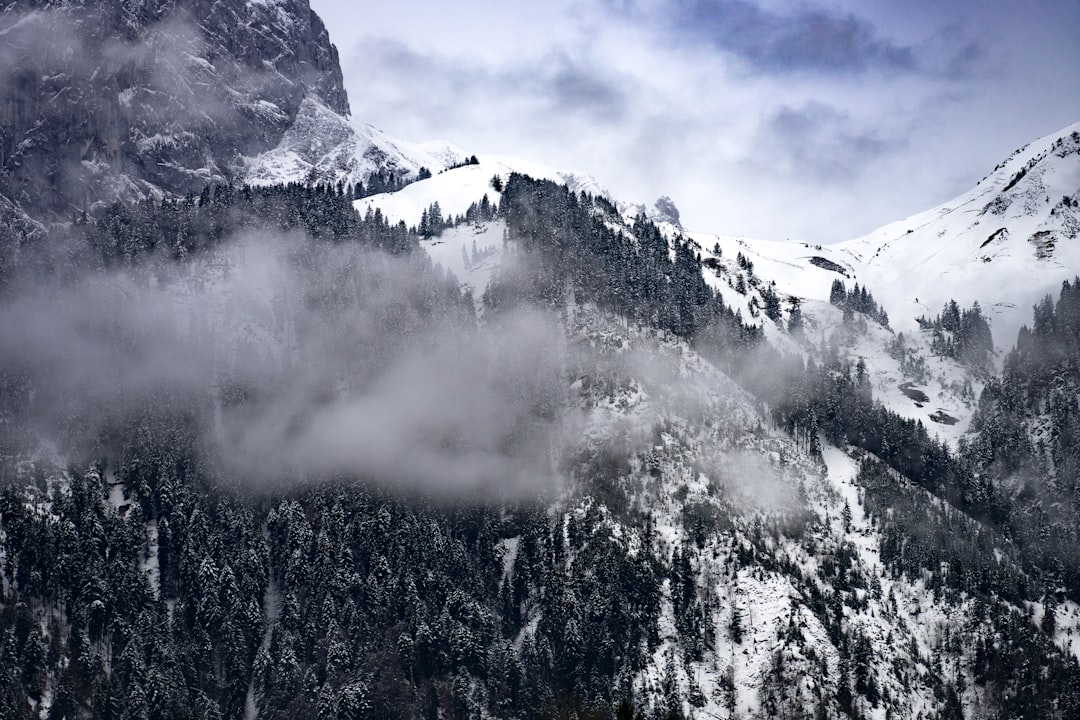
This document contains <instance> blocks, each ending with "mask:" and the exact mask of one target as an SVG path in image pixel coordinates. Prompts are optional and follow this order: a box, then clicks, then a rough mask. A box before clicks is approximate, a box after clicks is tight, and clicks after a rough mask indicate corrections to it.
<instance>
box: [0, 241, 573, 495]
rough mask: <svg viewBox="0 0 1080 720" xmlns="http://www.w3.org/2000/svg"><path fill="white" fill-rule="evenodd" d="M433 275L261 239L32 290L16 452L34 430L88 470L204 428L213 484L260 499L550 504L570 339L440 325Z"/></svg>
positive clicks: (528, 328) (333, 249)
mask: <svg viewBox="0 0 1080 720" xmlns="http://www.w3.org/2000/svg"><path fill="white" fill-rule="evenodd" d="M428 264H429V261H428V260H427V258H426V257H425V256H423V255H422V254H419V255H416V256H413V257H406V258H399V257H391V256H388V255H385V254H382V253H378V252H373V251H365V250H363V249H360V248H358V247H356V246H328V245H323V244H317V243H315V242H312V241H303V240H300V239H298V238H295V237H292V238H274V237H266V236H260V237H246V238H242V239H240V240H238V241H236V242H233V243H229V244H227V245H226V246H225V247H224V248H223V249H222V250H221V251H219V252H215V253H213V254H212V255H209V256H206V257H204V258H201V259H196V260H192V261H190V262H188V263H185V264H180V265H173V264H171V263H168V262H162V263H154V262H147V263H145V264H144V265H143V266H140V267H139V268H134V269H132V270H129V271H124V272H111V273H102V272H94V271H90V272H85V273H81V274H79V275H77V276H76V277H74V278H66V279H64V280H63V281H56V282H45V281H42V282H39V283H37V284H36V286H31V287H26V288H23V289H22V291H21V292H19V293H17V294H16V295H15V296H14V297H13V298H12V299H10V300H8V301H6V302H4V303H3V304H0V368H5V369H6V371H7V372H8V373H10V375H9V374H5V375H3V376H2V379H4V380H5V381H7V380H10V379H11V378H20V377H21V378H29V379H30V382H31V387H32V388H33V399H32V401H31V402H30V403H29V404H28V405H27V406H26V407H24V408H21V409H18V408H15V409H12V408H0V412H2V413H3V415H2V417H4V419H5V420H12V417H17V418H18V419H17V421H14V422H10V423H9V422H5V423H4V424H3V426H0V431H2V432H0V434H5V435H6V433H8V432H9V431H12V430H17V431H18V432H19V433H22V432H25V431H26V430H27V429H28V428H34V429H35V431H36V432H37V433H38V434H39V435H40V436H43V437H47V438H52V439H53V440H55V441H56V445H57V447H58V448H60V449H61V451H62V452H63V453H66V454H67V455H68V457H69V459H70V460H72V461H77V460H78V459H81V458H86V457H89V458H91V459H97V458H100V457H107V458H109V459H110V460H113V461H115V460H116V458H117V455H118V454H120V453H121V452H122V449H121V448H118V447H115V446H113V444H114V443H115V442H116V440H115V439H116V438H122V437H125V436H127V437H130V435H131V433H140V434H142V435H143V436H146V433H150V434H151V435H152V434H153V433H154V432H158V431H159V430H154V428H159V429H160V428H165V430H161V431H162V432H167V431H168V429H169V428H176V427H183V426H187V427H190V428H192V434H193V439H194V441H195V444H196V446H197V447H199V448H201V449H202V451H203V453H204V458H205V460H206V466H207V467H212V468H217V469H219V470H220V471H221V472H222V474H223V476H224V477H228V478H233V479H235V480H239V481H243V482H245V483H247V484H248V485H249V486H250V487H252V488H253V489H267V488H271V489H272V488H275V487H279V486H280V484H281V483H287V484H292V483H295V482H297V481H298V480H304V479H316V480H317V479H319V478H325V477H340V476H346V477H353V478H357V479H359V480H363V481H367V482H377V483H380V484H382V485H383V486H385V487H387V488H389V489H393V490H400V491H408V492H411V491H421V492H425V493H430V494H433V495H435V496H438V495H445V494H451V495H452V494H457V493H461V492H466V491H477V492H479V491H485V492H488V493H490V495H491V497H493V498H494V497H496V496H506V495H511V496H513V495H522V494H531V493H536V492H538V491H542V490H544V489H546V488H550V487H551V486H552V485H553V484H554V483H556V482H557V476H556V471H555V468H554V467H553V465H552V452H553V448H555V447H559V446H561V445H562V444H563V443H564V442H569V441H568V440H567V439H566V438H568V437H569V438H572V437H574V435H573V432H572V429H573V427H574V417H575V416H574V413H573V412H572V411H571V410H570V408H569V407H568V405H567V402H566V397H567V390H566V387H567V383H566V382H565V379H564V377H563V375H562V372H563V371H562V364H561V363H562V362H563V358H564V353H563V352H562V351H561V350H560V348H561V347H562V346H563V340H562V334H561V332H560V330H559V327H558V325H557V322H556V320H555V319H553V318H550V317H548V316H546V315H544V314H541V313H531V312H517V313H508V314H506V315H505V316H503V317H502V318H501V319H500V321H499V322H492V323H489V324H488V325H487V327H486V328H485V329H483V330H478V329H476V328H475V326H473V325H472V323H471V322H469V321H467V320H466V319H464V318H463V317H462V316H460V314H455V311H453V310H450V311H447V312H438V311H435V312H434V313H433V314H431V315H425V311H423V310H422V309H420V308H422V307H424V304H425V303H430V302H432V301H431V300H429V299H425V298H430V297H431V294H432V288H431V287H430V285H431V283H432V282H444V281H445V282H447V283H448V282H450V281H449V280H448V279H443V280H440V278H439V275H438V272H439V271H437V270H433V269H431V268H430V267H428ZM454 287H456V284H455V285H454ZM14 395H17V393H13V396H14ZM9 412H14V413H15V415H14V416H11V415H9V414H8V413H9ZM4 439H5V440H7V439H9V438H6V437H5V438H4Z"/></svg>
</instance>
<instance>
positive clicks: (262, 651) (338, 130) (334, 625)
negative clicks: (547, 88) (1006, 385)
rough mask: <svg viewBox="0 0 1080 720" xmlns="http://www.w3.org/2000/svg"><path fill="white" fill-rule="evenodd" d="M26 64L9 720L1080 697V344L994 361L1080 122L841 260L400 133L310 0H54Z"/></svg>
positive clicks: (1059, 190)
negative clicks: (362, 107)
mask: <svg viewBox="0 0 1080 720" xmlns="http://www.w3.org/2000/svg"><path fill="white" fill-rule="evenodd" d="M57 29H59V30H60V31H62V33H63V35H64V38H65V39H67V40H70V41H71V42H70V43H68V45H66V46H65V47H66V48H68V49H66V50H62V51H61V52H59V53H51V52H41V48H40V47H39V44H41V43H43V42H44V39H43V35H44V34H45V33H46V31H50V30H51V31H54V32H55V31H57ZM110 33H111V34H113V35H116V36H117V37H119V38H120V39H119V40H118V46H117V47H115V48H109V49H107V51H106V50H103V49H101V48H97V47H96V46H92V44H91V43H90V40H91V39H94V38H100V37H102V36H105V35H109V34H110ZM12 48H15V49H16V50H17V51H18V52H16V53H15V55H12V54H11V52H10V51H11V49H12ZM28 48H29V49H30V52H25V51H26V50H27V49H28ZM19 53H22V54H21V55H20V54H19ZM117 57H121V58H127V59H128V60H129V62H122V63H119V64H113V61H114V60H115V58H117ZM0 58H3V59H5V60H12V61H13V62H14V63H15V64H14V65H12V67H14V68H15V75H16V85H18V86H19V92H18V93H15V94H13V95H12V96H11V99H6V101H4V102H2V103H0V129H2V130H3V132H2V133H0V142H3V143H5V144H4V145H3V146H2V147H0V161H2V162H3V173H0V225H2V226H4V228H5V231H7V232H13V233H14V234H15V236H17V237H21V238H33V239H34V240H35V242H34V243H27V244H26V246H25V247H24V246H22V245H19V244H17V243H3V244H2V246H0V252H2V255H0V289H3V290H4V291H5V293H10V296H8V295H5V296H4V299H3V302H4V304H3V305H0V308H2V310H3V314H2V315H0V339H2V340H3V341H4V342H3V343H0V359H2V360H3V362H0V431H2V435H0V439H2V440H3V442H2V444H0V447H2V448H3V453H0V480H2V482H3V484H2V486H0V623H3V624H0V667H4V668H7V669H9V671H8V672H5V673H2V674H0V716H3V717H12V718H20V719H21V718H24V717H27V718H28V717H41V716H56V717H62V716H69V717H74V716H110V717H111V716H118V715H122V712H121V709H122V710H123V711H126V712H127V714H128V715H130V716H132V717H144V716H150V715H155V716H157V715H160V716H162V717H186V716H190V715H193V714H194V715H197V716H199V717H207V718H209V717H220V716H239V715H241V714H243V715H245V716H246V717H252V718H254V717H309V716H319V717H356V718H370V717H382V716H395V715H397V716H403V717H413V716H430V717H443V718H448V719H449V718H456V717H479V718H484V719H485V720H486V719H488V718H525V717H535V716H552V717H573V716H577V717H594V716H595V717H601V718H610V717H613V716H614V717H618V718H620V719H621V718H624V717H643V716H648V717H655V718H670V717H676V718H680V717H695V718H717V717H719V718H747V717H810V716H814V717H821V718H871V717H872V718H875V719H876V720H884V719H885V718H889V717H911V718H916V717H925V718H932V717H933V718H937V717H941V718H949V719H950V720H952V719H954V718H962V717H970V718H981V717H1010V718H1011V717H1037V716H1038V717H1055V718H1061V719H1062V720H1067V719H1068V718H1072V717H1077V713H1080V665H1078V664H1077V658H1078V657H1080V605H1077V601H1078V600H1080V563H1077V561H1076V560H1075V548H1076V547H1077V543H1080V538H1077V537H1076V536H1075V533H1076V530H1075V527H1074V525H1075V523H1074V522H1073V519H1074V518H1075V517H1077V516H1078V514H1077V513H1078V512H1080V510H1078V509H1077V508H1075V507H1073V506H1072V503H1074V499H1075V498H1076V497H1080V485H1077V486H1076V487H1072V486H1070V485H1069V484H1068V483H1070V482H1073V479H1074V475H1075V473H1073V470H1074V468H1076V467H1078V466H1080V465H1078V462H1080V461H1078V460H1077V458H1076V457H1074V455H1075V452H1073V450H1072V449H1071V448H1069V447H1065V448H1064V450H1062V447H1061V446H1062V445H1065V446H1067V445H1068V443H1067V442H1065V443H1062V442H1060V439H1061V438H1069V437H1073V436H1072V435H1070V434H1069V433H1080V430H1077V428H1080V421H1077V420H1076V419H1075V397H1076V393H1075V389H1076V387H1077V386H1078V383H1077V382H1076V379H1075V378H1073V377H1072V375H1070V372H1072V374H1073V375H1075V371H1074V370H1073V371H1069V370H1068V368H1069V367H1070V366H1069V365H1068V363H1067V362H1066V363H1064V365H1063V367H1064V368H1065V369H1064V370H1060V371H1059V369H1058V368H1055V367H1053V366H1048V365H1047V362H1045V361H1046V358H1042V357H1036V358H1028V359H1027V360H1025V362H1027V363H1028V365H1027V366H1021V365H1020V364H1016V368H1022V367H1028V366H1030V367H1032V368H1035V369H1037V370H1039V380H1038V383H1036V384H1035V385H1039V384H1040V383H1041V385H1040V386H1038V387H1037V386H1035V385H1033V386H1032V387H1025V388H1024V389H1023V393H1020V392H1019V391H1018V392H1017V393H1015V394H1017V395H1021V394H1022V395H1023V400H1024V402H1026V403H1027V405H1024V406H1022V405H1021V404H1020V403H1019V402H1017V399H1016V398H1014V397H1011V396H1008V395H1007V394H1006V393H1004V392H1001V391H1000V388H999V387H997V386H996V385H995V383H998V384H1000V383H999V382H998V381H997V380H996V379H995V373H996V371H997V369H998V368H997V366H998V365H999V364H1000V363H999V362H998V361H999V360H1000V357H1001V355H1002V351H1003V350H1005V349H1006V348H1008V347H1009V346H1010V345H1011V344H1012V339H1013V337H1015V335H1016V328H1018V327H1019V326H1020V324H1022V323H1025V322H1028V320H1029V317H1030V306H1031V305H1032V304H1033V303H1034V302H1037V301H1039V300H1041V298H1042V297H1043V296H1044V295H1046V294H1048V293H1051V294H1052V293H1056V291H1057V290H1058V288H1059V287H1060V285H1061V283H1062V281H1063V280H1065V279H1068V278H1070V277H1072V276H1073V275H1074V274H1075V273H1076V271H1077V269H1078V268H1080V250H1078V248H1077V240H1078V237H1077V236H1078V234H1080V232H1078V230H1080V222H1078V216H1080V211H1078V207H1077V205H1078V203H1080V125H1074V126H1071V127H1069V128H1066V129H1065V130H1063V131H1061V132H1059V133H1055V134H1054V135H1052V136H1048V137H1047V138H1044V139H1042V140H1039V141H1036V142H1035V143H1033V144H1032V145H1030V146H1028V147H1027V148H1025V149H1023V150H1021V151H1018V152H1017V154H1016V155H1014V156H1013V157H1012V158H1010V159H1009V160H1007V161H1006V162H1005V163H1003V165H1002V166H1000V167H999V168H997V169H995V171H994V172H993V173H991V174H990V175H989V176H988V177H987V178H986V179H984V180H983V181H982V182H981V183H980V184H979V185H978V186H977V187H976V188H975V189H973V190H972V191H971V192H969V193H967V194H965V195H963V196H961V197H960V198H957V199H956V200H954V201H952V202H950V203H946V204H945V205H942V206H941V207H939V208H935V209H933V210H930V211H927V212H926V213H922V214H920V215H917V216H914V217H913V218H909V219H907V220H903V221H900V222H897V223H893V224H890V225H888V226H886V227H884V228H882V229H880V230H878V231H876V232H874V233H871V234H870V235H868V236H866V237H864V238H858V239H855V240H851V241H849V242H845V243H840V244H837V245H833V246H824V247H822V246H810V245H807V244H803V243H797V242H764V241H757V240H753V239H746V238H737V237H731V236H725V235H714V234H710V233H705V232H686V231H684V230H683V229H682V228H681V227H680V225H679V215H678V210H677V208H676V207H675V205H674V203H673V202H671V201H670V200H669V199H667V198H661V199H660V200H658V201H657V202H656V203H655V205H654V206H653V207H652V208H651V209H650V208H646V207H645V206H644V205H641V204H636V203H634V202H627V201H625V200H623V199H618V198H613V197H611V196H610V194H609V193H608V192H607V191H606V190H605V189H604V188H603V186H602V185H601V184H600V183H599V182H598V181H597V180H595V179H593V178H590V177H588V176H585V175H581V174H578V173H572V172H565V171H559V170H555V169H552V168H548V167H546V166H544V165H543V164H541V163H537V162H532V161H528V160H522V159H519V158H514V157H504V156H497V157H496V156H479V157H476V156H467V155H466V153H465V152H464V151H462V150H459V149H457V148H455V147H454V146H452V145H451V144H449V143H446V142H443V141H437V142H431V143H423V144H413V143H407V142H402V141H399V140H395V139H393V138H392V137H390V136H388V135H387V134H385V133H383V132H381V131H379V130H377V129H375V128H373V127H371V126H368V125H365V124H363V123H362V122H360V121H358V120H356V119H353V118H352V117H350V115H349V107H348V103H347V100H346V98H345V95H344V90H343V88H342V85H341V77H340V69H339V68H338V67H337V60H336V51H334V49H333V46H332V45H331V44H330V43H329V36H328V35H327V33H326V31H325V28H324V27H323V26H322V24H321V21H319V20H318V18H317V17H316V16H315V15H314V14H313V13H311V11H310V8H309V7H308V5H307V3H306V2H305V0H259V1H257V2H256V1H252V2H239V1H233V0H218V1H217V2H202V1H200V2H196V3H191V4H188V5H186V6H181V5H180V4H178V3H175V2H168V1H166V0H157V1H151V2H146V3H135V4H130V3H129V4H121V5H115V4H114V5H110V4H107V3H76V2H49V3H45V4H42V3H34V2H25V3H23V2H14V3H11V2H9V3H6V4H5V5H4V6H3V11H2V12H0ZM43 73H44V74H43ZM49 73H51V74H49ZM180 109H183V110H184V112H180V111H179V110H180ZM193 109H194V110H193ZM422 170H423V171H426V172H422ZM525 175H527V176H529V177H530V178H532V180H525V179H523V178H522V176H525ZM373 176H380V180H379V182H382V183H385V182H386V181H387V179H388V178H391V177H392V178H393V181H394V182H392V183H390V185H391V186H394V187H398V188H399V189H397V190H395V191H393V192H386V193H379V194H372V195H369V196H367V197H363V198H362V199H353V198H352V197H346V196H345V195H344V194H343V193H342V192H341V191H340V190H338V186H339V185H353V184H356V183H365V185H367V184H368V183H369V181H370V179H371V178H372V177H373ZM401 181H406V182H405V184H404V185H402V184H401ZM536 181H547V182H536ZM234 183H236V184H238V183H246V184H249V185H251V186H253V187H246V188H238V187H235V186H234V185H233V184H234ZM290 183H297V184H300V185H305V186H307V187H298V186H297V185H289V186H288V187H286V186H285V185H286V184H290ZM204 188H206V192H205V193H204V194H203V195H202V196H201V197H200V198H199V199H198V200H195V199H194V198H192V199H190V200H188V201H176V202H170V201H169V199H170V198H169V196H176V195H180V194H184V193H188V192H194V191H197V190H202V189H204ZM366 189H368V190H370V186H369V187H368V188H366ZM162 195H163V196H165V199H166V202H155V203H140V204H132V203H127V204H122V205H120V206H119V207H117V208H113V209H112V210H110V211H109V213H110V214H109V215H108V221H107V222H106V221H100V222H98V221H97V220H96V219H95V216H97V215H101V214H103V210H104V208H105V206H106V205H107V204H109V203H110V202H112V201H117V200H119V201H126V200H133V199H139V198H144V197H155V198H159V196H162ZM39 196H40V197H39ZM485 198H486V200H487V202H486V203H484V199H485ZM495 208H498V210H496V209H495ZM84 209H85V210H87V211H89V215H90V218H89V219H88V220H87V221H85V222H83V221H81V219H80V222H79V223H75V224H70V225H69V224H63V223H61V222H59V221H62V220H64V219H70V218H72V217H74V216H75V214H76V213H74V212H73V211H74V210H84ZM478 209H479V210H478ZM98 211H102V212H98ZM354 211H357V212H354ZM80 214H81V213H80ZM433 218H435V219H434V220H433ZM41 219H45V220H48V221H52V222H51V223H50V222H44V223H43V222H40V220H41ZM411 228H416V229H417V230H418V232H414V231H413V230H411ZM38 240H40V241H41V242H37V241H38ZM53 240H55V245H52V244H51V243H52V241H53ZM53 247H55V248H59V249H61V250H63V252H61V253H57V254H55V255H53V254H50V252H44V253H43V255H42V257H40V258H39V257H36V256H34V254H33V252H34V251H35V249H38V250H40V249H42V248H45V249H46V250H47V251H48V250H51V249H52V248H53ZM24 250H25V255H26V257H23V255H22V253H23V251H24ZM418 250H422V251H423V252H418ZM65 253H70V254H69V255H68V254H65ZM424 253H426V256H425V254H424ZM57 268H59V270H57ZM447 270H449V271H450V272H449V273H447V272H446V271H447ZM19 273H23V274H24V275H21V276H20V275H19ZM12 277H14V278H15V279H16V280H19V281H20V282H14V281H12ZM52 280H56V282H55V283H54V282H51V281H52ZM837 281H839V282H841V283H843V285H844V287H843V288H842V289H840V290H839V291H838V288H837V285H836V283H837ZM856 285H858V286H859V288H860V289H861V290H862V291H864V292H863V294H861V295H859V294H851V295H849V293H853V291H854V290H855V287H856ZM852 298H854V299H852ZM948 300H956V301H957V303H958V304H959V305H960V306H961V307H963V308H967V307H970V306H971V305H972V304H974V303H975V302H976V301H977V302H978V303H979V304H980V306H981V307H982V308H983V309H984V311H985V313H986V315H987V316H988V318H989V320H990V321H991V324H992V329H993V332H994V340H995V347H996V350H997V353H998V354H997V355H996V356H993V357H992V358H991V360H990V361H989V362H985V363H981V364H980V363H975V362H972V361H971V360H970V358H968V357H966V356H963V355H959V354H957V353H953V354H952V355H950V354H948V353H945V352H942V348H941V344H942V343H943V342H944V341H945V340H948V341H950V342H951V341H952V340H953V339H954V337H953V336H955V335H956V334H957V331H956V330H954V329H949V328H944V329H942V328H933V327H931V326H924V325H925V323H924V324H920V323H918V322H917V321H916V318H917V317H919V316H922V315H925V316H927V317H928V319H929V320H931V321H932V320H933V318H934V316H935V315H936V314H937V313H938V312H940V311H941V309H942V306H943V305H944V304H945V302H946V301H948ZM1070 302H1073V303H1075V301H1074V300H1073V299H1072V298H1071V296H1070V298H1068V299H1063V300H1062V306H1061V307H1062V308H1063V309H1062V311H1061V312H1060V313H1059V314H1060V316H1061V318H1059V319H1060V320H1061V322H1060V323H1057V324H1055V323H1054V322H1050V321H1047V322H1044V325H1046V327H1044V328H1042V329H1041V331H1040V332H1041V333H1042V334H1041V335H1040V336H1039V341H1040V343H1042V344H1044V345H1045V346H1047V347H1058V346H1060V347H1065V348H1067V347H1070V346H1069V345H1068V343H1067V341H1068V340H1069V337H1071V336H1069V335H1068V332H1067V331H1069V328H1070V327H1072V326H1071V325H1069V323H1070V322H1072V321H1073V320H1075V319H1076V318H1074V317H1073V316H1074V315H1077V316H1078V317H1080V314H1077V313H1075V312H1074V310H1073V308H1074V307H1075V304H1074V305H1069V303H1070ZM886 316H887V317H886ZM1055 322H1056V321H1055ZM1059 326H1060V328H1062V329H1061V330H1060V331H1059V329H1058V328H1059ZM935 332H937V333H938V335H935V334H934V333H935ZM942 333H951V335H949V336H948V337H946V335H944V334H942ZM1055 333H1058V335H1059V336H1060V337H1059V336H1058V335H1055ZM901 334H903V340H901ZM935 343H936V344H935ZM1074 344H1075V343H1074ZM1066 360H1068V358H1066ZM1017 372H1020V370H1017ZM1042 386H1046V387H1042ZM984 387H989V388H992V389H993V388H997V390H996V392H997V395H994V394H993V393H990V394H988V395H987V396H986V398H987V399H986V400H985V402H983V403H982V405H983V407H980V406H979V402H978V400H979V397H980V395H981V394H982V390H983V388H984ZM1046 388H1050V389H1049V390H1047V389H1046ZM1040 393H1041V394H1040ZM1001 398H1004V400H1002V399H1001ZM988 408H989V409H994V410H998V411H999V412H998V413H997V414H996V415H989V414H987V409H988ZM1017 408H1019V410H1018V409H1017ZM979 413H983V414H982V415H980V414H979ZM1018 416H1019V417H1020V419H1019V420H1018V419H1017V417H1018ZM980 418H981V421H982V422H983V429H982V430H981V431H980V432H983V433H989V432H990V430H992V431H993V433H994V434H993V435H992V436H990V437H993V438H1002V442H1001V443H1000V444H1002V445H1009V447H1010V448H1012V449H1014V450H1015V452H1014V453H1013V454H1012V455H1011V456H1010V457H1008V458H999V457H998V456H997V455H995V454H994V450H995V448H994V447H990V448H989V449H986V448H981V450H980V452H981V453H982V454H980V452H971V451H970V447H971V446H972V445H973V443H972V439H973V438H975V439H978V438H979V437H980V436H979V435H977V434H975V433H973V432H972V429H973V427H976V428H977V427H978V422H975V421H976V420H979V419H980ZM990 426H992V427H990ZM38 433H40V434H41V437H38ZM1029 436H1030V437H1029ZM1055 443H1056V444H1055ZM974 445H976V446H977V445H978V444H977V443H974ZM1025 453H1026V455H1025ZM1070 453H1072V454H1070ZM1027 456H1039V457H1040V458H1041V459H1042V460H1041V462H1042V463H1043V464H1042V465H1033V464H1028V465H1027V466H1023V467H1021V466H1019V465H1017V463H1013V464H1012V465H1010V462H1012V460H1013V458H1014V457H1024V458H1027ZM1045 467H1050V468H1052V469H1053V472H1042V469H1043V468H1045ZM1039 472H1042V475H1039ZM433 488H435V489H437V492H434V493H432V492H431V491H432V489H433ZM522 488H525V490H522ZM489 491H494V492H489ZM417 493H418V494H419V495H420V497H416V494H417ZM432 494H433V495H434V497H435V499H434V500H432V499H431V497H432ZM478 495H483V497H477V496H478ZM448 496H449V500H450V502H447V499H448ZM1043 498H1046V499H1047V501H1046V503H1045V505H1046V507H1043V503H1042V499H1043ZM1070 533H1073V534H1072V535H1070ZM11 668H16V669H17V670H16V671H12V670H10V669H11ZM631 701H632V702H633V703H634V704H635V705H636V707H630V706H629V704H628V703H630V702H631ZM635 710H636V711H640V712H641V713H643V715H636V714H635Z"/></svg>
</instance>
